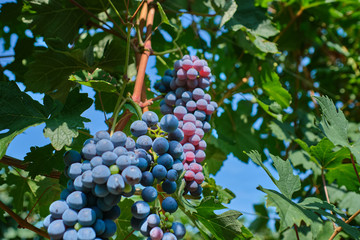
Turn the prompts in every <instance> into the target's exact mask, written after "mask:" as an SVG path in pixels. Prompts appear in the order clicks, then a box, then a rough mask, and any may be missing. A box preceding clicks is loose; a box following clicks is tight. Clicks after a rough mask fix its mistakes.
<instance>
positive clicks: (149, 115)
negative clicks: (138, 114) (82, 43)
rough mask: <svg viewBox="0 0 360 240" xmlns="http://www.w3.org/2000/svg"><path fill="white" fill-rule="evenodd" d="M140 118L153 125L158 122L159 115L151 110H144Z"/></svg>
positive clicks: (150, 125)
mask: <svg viewBox="0 0 360 240" xmlns="http://www.w3.org/2000/svg"><path fill="white" fill-rule="evenodd" d="M142 120H143V121H144V122H145V123H146V124H147V125H148V126H149V127H152V126H155V125H156V124H157V123H158V122H159V117H158V115H156V113H154V112H152V111H147V112H144V114H143V115H142Z"/></svg>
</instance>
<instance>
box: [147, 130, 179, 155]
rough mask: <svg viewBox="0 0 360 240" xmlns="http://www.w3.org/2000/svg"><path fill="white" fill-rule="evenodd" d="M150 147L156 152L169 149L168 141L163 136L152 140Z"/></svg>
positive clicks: (162, 152)
mask: <svg viewBox="0 0 360 240" xmlns="http://www.w3.org/2000/svg"><path fill="white" fill-rule="evenodd" d="M174 132H176V130H175V131H174ZM152 148H153V150H154V151H155V152H156V153H157V154H159V155H161V154H164V153H166V152H167V151H168V150H169V142H168V141H167V140H166V139H165V138H163V137H158V138H156V139H155V140H154V142H153V145H152Z"/></svg>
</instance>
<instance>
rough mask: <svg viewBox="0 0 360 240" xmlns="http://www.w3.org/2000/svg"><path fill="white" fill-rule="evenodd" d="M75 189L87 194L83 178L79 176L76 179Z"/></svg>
mask: <svg viewBox="0 0 360 240" xmlns="http://www.w3.org/2000/svg"><path fill="white" fill-rule="evenodd" d="M74 188H75V190H76V191H82V192H86V191H87V188H86V187H85V186H84V184H83V182H82V176H81V175H80V176H78V177H76V178H75V180H74Z"/></svg>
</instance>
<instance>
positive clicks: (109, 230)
mask: <svg viewBox="0 0 360 240" xmlns="http://www.w3.org/2000/svg"><path fill="white" fill-rule="evenodd" d="M104 223H105V231H104V233H103V234H102V235H101V238H110V237H112V236H113V235H114V234H115V233H116V223H115V222H114V221H112V220H110V219H105V220H104Z"/></svg>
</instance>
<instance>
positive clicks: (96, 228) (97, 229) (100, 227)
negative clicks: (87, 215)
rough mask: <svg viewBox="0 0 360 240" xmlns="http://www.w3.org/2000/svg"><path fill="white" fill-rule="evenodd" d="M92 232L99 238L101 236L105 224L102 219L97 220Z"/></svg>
mask: <svg viewBox="0 0 360 240" xmlns="http://www.w3.org/2000/svg"><path fill="white" fill-rule="evenodd" d="M93 228H94V231H95V233H96V235H97V236H100V235H101V234H103V233H104V232H105V228H106V226H105V222H104V221H103V220H102V219H97V220H96V222H95V224H94V226H93Z"/></svg>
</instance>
